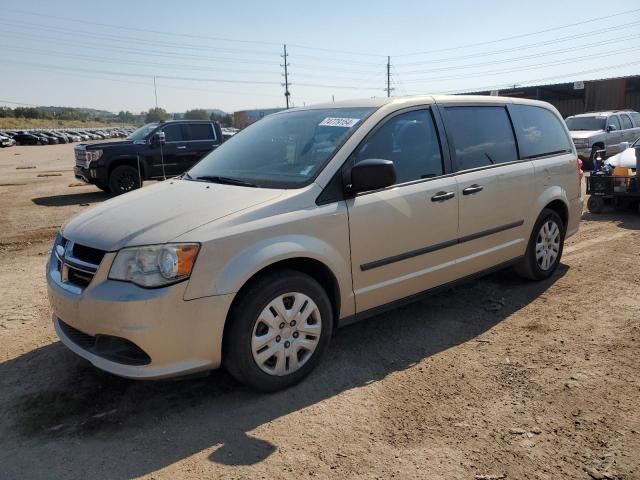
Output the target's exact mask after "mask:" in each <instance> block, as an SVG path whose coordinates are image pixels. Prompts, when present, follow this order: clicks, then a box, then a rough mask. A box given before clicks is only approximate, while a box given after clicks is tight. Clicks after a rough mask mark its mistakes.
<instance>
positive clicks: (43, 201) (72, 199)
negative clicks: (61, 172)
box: [31, 192, 111, 207]
mask: <svg viewBox="0 0 640 480" xmlns="http://www.w3.org/2000/svg"><path fill="white" fill-rule="evenodd" d="M109 198H111V196H110V195H109V194H107V193H105V192H88V193H72V194H69V195H51V196H50V197H37V198H32V199H31V201H32V202H33V203H35V204H36V205H40V206H41V207H66V206H69V205H78V204H80V203H98V202H104V201H105V200H108V199H109Z"/></svg>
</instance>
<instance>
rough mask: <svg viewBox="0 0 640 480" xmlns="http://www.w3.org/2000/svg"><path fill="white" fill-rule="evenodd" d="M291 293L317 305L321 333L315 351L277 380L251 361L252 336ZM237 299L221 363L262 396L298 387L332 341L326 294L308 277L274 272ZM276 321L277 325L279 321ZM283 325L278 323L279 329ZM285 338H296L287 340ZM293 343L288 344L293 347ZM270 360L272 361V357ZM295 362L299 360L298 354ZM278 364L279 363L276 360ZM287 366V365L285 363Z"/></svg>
mask: <svg viewBox="0 0 640 480" xmlns="http://www.w3.org/2000/svg"><path fill="white" fill-rule="evenodd" d="M290 292H296V293H301V294H303V295H306V296H307V297H309V298H310V299H311V300H312V301H313V302H314V303H315V304H316V306H317V307H318V312H319V315H320V319H321V321H320V325H321V331H320V335H318V336H317V337H319V339H318V341H317V344H316V347H315V350H314V351H313V352H312V353H310V354H309V357H308V358H306V359H305V360H304V363H303V364H302V365H301V366H300V368H299V369H298V370H295V371H294V372H292V373H288V374H284V375H282V376H277V375H275V374H269V373H266V372H265V371H263V370H262V368H261V367H260V366H259V365H258V363H257V362H256V360H254V355H253V351H252V339H253V338H254V337H253V335H254V332H257V330H258V328H259V327H260V326H263V325H261V324H260V321H259V317H260V315H261V313H262V311H263V310H264V309H266V308H267V306H268V305H269V304H270V303H271V302H272V301H273V300H274V299H277V298H278V297H279V296H281V295H285V294H287V293H290ZM239 295H240V296H239V297H238V298H237V299H236V300H235V301H234V306H233V307H232V309H231V311H230V313H229V317H228V318H227V322H228V325H227V327H226V328H225V334H224V339H223V351H222V363H223V365H224V367H225V368H226V370H227V371H228V372H229V373H230V374H231V375H232V376H233V377H235V378H236V379H237V380H238V381H240V382H241V383H244V384H246V385H248V386H249V387H251V388H253V389H254V390H258V391H261V392H273V391H276V390H281V389H284V388H287V387H290V386H292V385H294V384H296V383H298V382H299V381H300V380H302V379H303V378H304V377H306V376H307V375H308V374H309V373H310V372H311V371H312V370H313V369H314V368H315V366H316V365H317V364H318V361H319V360H320V358H321V357H322V354H323V353H324V351H325V349H326V348H327V345H328V344H329V339H330V338H331V331H332V328H333V310H332V308H331V302H330V300H329V296H328V295H327V293H326V292H325V290H324V289H323V288H322V286H321V285H320V284H319V283H318V282H317V281H316V280H314V279H313V278H312V277H310V276H309V275H306V274H304V273H301V272H298V271H295V270H277V271H274V272H271V273H269V274H266V275H263V276H261V277H258V278H257V279H255V280H253V281H252V282H251V283H250V284H249V285H248V286H247V287H246V288H245V289H243V291H242V292H241V293H240V294H239ZM302 310H304V307H303V309H302ZM302 310H301V311H302ZM276 318H277V321H278V322H280V317H279V316H278V317H276ZM284 324H285V323H284V322H282V323H280V325H284ZM287 328H288V327H287ZM275 333H277V332H275ZM282 335H283V337H280V336H278V337H277V339H280V340H278V342H284V343H287V344H288V343H289V342H288V341H285V340H284V338H285V337H284V335H285V334H284V333H283V334H282ZM298 335H299V334H298ZM303 335H304V334H303ZM286 338H288V339H292V338H296V339H297V338H299V337H298V336H295V337H291V336H287V337H286ZM307 338H309V337H307ZM277 339H276V340H277ZM300 339H302V337H300ZM294 341H295V340H291V342H292V343H293V342H294ZM282 345H283V346H284V344H282ZM265 348H266V347H265ZM291 348H293V347H291ZM292 351H293V350H291V351H289V352H290V353H291V352H292ZM258 353H259V351H258ZM290 353H289V354H290ZM271 358H275V355H274V356H273V357H271ZM296 358H299V357H297V354H296ZM283 360H284V359H283ZM277 361H279V360H277V359H276V362H277ZM286 364H287V366H288V365H289V360H288V359H287V360H286ZM274 368H275V367H274Z"/></svg>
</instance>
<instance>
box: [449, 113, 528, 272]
mask: <svg viewBox="0 0 640 480" xmlns="http://www.w3.org/2000/svg"><path fill="white" fill-rule="evenodd" d="M442 110H443V117H444V122H445V128H446V131H447V137H448V139H449V142H450V143H449V149H450V150H451V152H452V160H453V165H454V169H455V170H456V172H457V173H456V177H457V181H458V189H459V190H458V196H459V198H460V202H459V209H460V212H459V227H458V230H459V235H458V236H459V238H458V245H457V247H456V252H457V258H458V260H457V262H458V264H459V269H460V272H461V276H467V275H471V274H473V273H476V272H479V271H482V270H485V269H488V268H491V267H494V266H496V265H499V264H501V263H503V262H506V261H508V260H511V259H513V258H514V257H517V256H519V255H522V254H523V253H524V251H525V249H526V242H527V239H528V237H529V232H530V225H527V224H526V222H525V219H526V213H527V212H529V211H530V210H531V206H532V202H533V195H532V189H531V181H532V178H533V164H532V162H531V161H530V160H520V159H519V157H518V150H517V147H516V141H515V135H514V131H513V126H512V123H511V118H510V115H509V111H508V107H507V105H506V104H476V105H464V104H450V105H444V106H443V108H442Z"/></svg>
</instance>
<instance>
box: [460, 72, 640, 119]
mask: <svg viewBox="0 0 640 480" xmlns="http://www.w3.org/2000/svg"><path fill="white" fill-rule="evenodd" d="M465 95H502V96H505V97H518V98H529V99H533V100H543V101H545V102H549V103H551V104H552V105H554V106H555V107H556V108H557V109H558V110H559V111H560V113H561V114H562V116H563V117H568V116H569V115H575V114H577V113H584V112H594V111H601V110H621V109H625V108H628V109H631V110H636V111H640V75H633V76H628V77H619V78H606V79H602V80H589V81H584V82H582V81H579V82H571V83H556V84H553V85H537V86H533V87H518V86H517V85H516V86H515V87H514V88H507V89H502V90H492V91H483V92H468V93H465Z"/></svg>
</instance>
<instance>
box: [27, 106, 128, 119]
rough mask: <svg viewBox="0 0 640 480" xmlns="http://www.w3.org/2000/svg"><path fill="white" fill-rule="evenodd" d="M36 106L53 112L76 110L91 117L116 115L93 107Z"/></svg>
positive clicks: (111, 116)
mask: <svg viewBox="0 0 640 480" xmlns="http://www.w3.org/2000/svg"><path fill="white" fill-rule="evenodd" d="M38 108H41V109H42V110H45V111H48V112H55V113H60V112H64V111H68V110H76V111H78V112H82V113H86V114H88V115H90V116H92V117H100V118H113V117H115V116H116V114H115V113H113V112H108V111H106V110H97V109H95V108H75V107H54V106H49V107H38Z"/></svg>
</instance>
